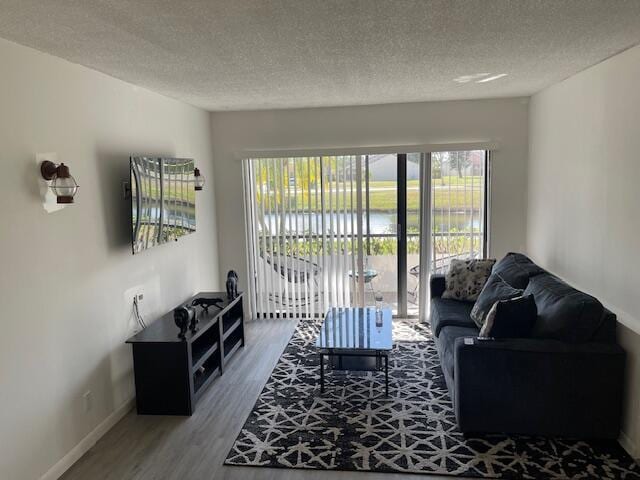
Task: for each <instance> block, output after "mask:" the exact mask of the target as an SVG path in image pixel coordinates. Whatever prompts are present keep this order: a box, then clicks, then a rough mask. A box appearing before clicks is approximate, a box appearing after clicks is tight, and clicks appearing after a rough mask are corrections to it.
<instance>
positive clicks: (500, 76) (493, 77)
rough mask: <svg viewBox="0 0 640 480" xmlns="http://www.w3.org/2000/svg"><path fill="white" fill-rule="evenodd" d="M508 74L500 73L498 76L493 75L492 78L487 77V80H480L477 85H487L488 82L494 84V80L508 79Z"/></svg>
mask: <svg viewBox="0 0 640 480" xmlns="http://www.w3.org/2000/svg"><path fill="white" fill-rule="evenodd" d="M507 75H508V74H506V73H500V74H498V75H492V76H491V77H487V78H483V79H482V80H478V81H477V82H476V83H486V82H493V81H494V80H497V79H499V78H502V77H506V76H507Z"/></svg>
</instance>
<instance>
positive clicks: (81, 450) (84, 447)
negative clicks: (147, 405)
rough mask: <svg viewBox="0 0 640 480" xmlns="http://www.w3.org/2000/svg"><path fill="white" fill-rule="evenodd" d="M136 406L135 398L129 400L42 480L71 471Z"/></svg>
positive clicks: (56, 479) (56, 477) (54, 478)
mask: <svg viewBox="0 0 640 480" xmlns="http://www.w3.org/2000/svg"><path fill="white" fill-rule="evenodd" d="M134 406H135V397H134V398H132V399H130V400H127V401H126V402H124V404H123V405H122V406H121V407H120V408H118V409H117V410H116V411H115V412H113V413H112V414H111V415H109V416H108V417H107V418H105V419H104V420H103V421H102V422H101V423H100V424H99V425H98V426H97V427H96V428H94V429H93V430H92V431H91V432H89V434H88V435H87V436H86V437H84V438H83V439H82V440H80V443H78V444H77V445H76V446H75V447H73V448H72V449H71V451H70V452H69V453H67V454H66V455H65V456H64V457H62V458H61V459H60V460H59V461H58V462H57V463H56V464H55V465H54V466H53V467H51V468H50V469H49V470H48V471H47V473H45V474H44V475H43V476H42V477H40V480H58V479H59V478H60V477H61V476H62V474H63V473H64V472H66V471H67V470H69V469H70V468H71V466H72V465H73V464H74V463H76V462H77V461H78V460H80V458H81V457H82V456H83V455H84V454H85V453H87V452H88V451H89V449H91V447H93V446H94V445H95V444H96V442H97V441H98V440H100V439H101V438H102V437H103V436H104V434H105V433H107V432H108V431H109V430H111V428H112V427H113V426H114V425H115V424H116V423H118V422H119V421H120V420H121V419H122V418H123V417H124V416H125V415H126V414H127V413H129V411H130V410H131V409H132V408H133V407H134Z"/></svg>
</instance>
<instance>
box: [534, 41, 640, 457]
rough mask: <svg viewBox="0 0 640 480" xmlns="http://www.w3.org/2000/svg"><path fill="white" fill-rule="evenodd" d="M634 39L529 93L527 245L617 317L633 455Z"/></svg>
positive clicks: (637, 54)
mask: <svg viewBox="0 0 640 480" xmlns="http://www.w3.org/2000/svg"><path fill="white" fill-rule="evenodd" d="M639 119H640V47H635V48H633V49H630V50H627V51H626V52H623V53H622V54H620V55H617V56H615V57H613V58H611V59H609V60H607V61H605V62H603V63H601V64H599V65H596V66H594V67H592V68H589V69H588V70H585V71H583V72H581V73H579V74H577V75H575V76H573V77H571V78H569V79H567V80H565V81H563V82H561V83H559V84H557V85H554V86H552V87H550V88H548V89H546V90H544V91H542V92H541V93H538V94H537V95H535V96H533V98H532V100H531V105H530V119H529V124H530V134H529V138H530V151H529V173H528V179H529V180H528V182H529V188H528V229H527V231H528V236H527V247H528V250H529V253H530V254H531V255H532V256H533V258H534V259H535V260H537V261H538V262H539V263H540V264H541V265H543V266H545V267H547V268H548V269H550V270H551V271H553V272H555V273H557V274H558V275H560V276H561V277H563V278H565V279H566V280H568V281H569V282H572V283H573V284H575V286H577V287H579V288H581V289H584V290H586V291H587V292H589V293H591V294H593V295H594V296H596V297H598V298H599V299H600V300H601V301H602V302H603V303H605V304H606V305H607V306H608V307H609V308H611V310H613V311H614V312H615V313H616V314H617V315H618V317H619V319H620V321H621V322H622V323H623V324H624V325H621V326H620V328H619V334H620V341H621V343H622V345H623V346H624V347H625V348H626V349H627V351H628V355H629V358H628V368H627V395H626V404H625V419H624V435H625V437H623V439H624V441H625V443H626V446H627V448H629V449H630V450H631V451H632V454H633V455H634V456H635V457H639V456H640V451H639V450H638V445H640V408H639V402H640V395H639V393H640V380H639V375H640V337H639V336H638V335H637V334H636V333H634V332H640V295H639V294H638V285H640V254H639V253H638V252H639V250H638V246H639V244H638V238H640V214H639V212H640V210H639V207H640V188H639V186H640V183H639V182H640V156H639V155H640V127H639Z"/></svg>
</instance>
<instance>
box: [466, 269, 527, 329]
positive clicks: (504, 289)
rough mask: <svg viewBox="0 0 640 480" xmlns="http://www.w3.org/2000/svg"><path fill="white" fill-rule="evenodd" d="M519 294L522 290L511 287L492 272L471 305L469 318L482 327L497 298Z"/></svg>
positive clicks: (504, 298) (506, 297) (501, 298)
mask: <svg viewBox="0 0 640 480" xmlns="http://www.w3.org/2000/svg"><path fill="white" fill-rule="evenodd" d="M520 295H522V290H518V289H517V288H513V287H512V286H511V285H509V284H508V283H507V282H505V281H504V280H503V279H502V278H501V277H500V275H498V274H496V273H492V274H491V276H490V277H489V280H487V283H486V284H485V286H484V288H483V289H482V291H481V292H480V295H479V296H478V299H477V300H476V303H475V304H474V305H473V309H472V310H471V319H472V320H473V321H474V322H475V323H476V325H477V326H478V328H482V325H483V324H484V321H485V318H486V316H487V314H488V313H489V310H490V309H491V307H492V306H493V304H494V303H496V302H497V301H499V300H508V299H510V298H514V297H519V296H520Z"/></svg>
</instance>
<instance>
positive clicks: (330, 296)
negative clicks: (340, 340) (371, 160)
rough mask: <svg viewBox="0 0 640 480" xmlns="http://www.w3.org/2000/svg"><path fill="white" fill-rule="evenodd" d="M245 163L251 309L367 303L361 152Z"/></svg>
mask: <svg viewBox="0 0 640 480" xmlns="http://www.w3.org/2000/svg"><path fill="white" fill-rule="evenodd" d="M243 170H244V182H245V212H246V215H247V218H246V221H247V225H248V227H249V228H247V245H249V248H250V252H249V275H250V277H251V279H252V281H251V285H250V290H251V291H252V292H251V293H252V294H251V295H250V298H251V305H250V306H251V310H252V312H253V313H254V314H255V315H256V316H258V317H262V316H269V317H271V316H293V317H312V316H316V315H321V314H323V312H324V311H325V310H326V309H327V308H328V307H329V306H331V307H342V306H352V305H358V304H361V299H362V298H363V295H364V293H363V291H364V290H363V286H364V284H363V280H362V276H361V275H357V272H359V271H362V263H363V262H362V188H361V184H362V159H361V157H360V156H353V155H348V156H317V157H294V158H258V159H248V160H245V161H244V162H243Z"/></svg>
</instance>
